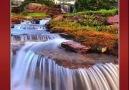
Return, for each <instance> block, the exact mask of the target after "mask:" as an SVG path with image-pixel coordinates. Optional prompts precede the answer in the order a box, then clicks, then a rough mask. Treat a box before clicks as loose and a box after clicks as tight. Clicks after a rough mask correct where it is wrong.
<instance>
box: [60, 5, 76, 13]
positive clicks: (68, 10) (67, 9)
mask: <svg viewBox="0 0 129 90" xmlns="http://www.w3.org/2000/svg"><path fill="white" fill-rule="evenodd" d="M60 8H61V12H62V13H72V12H75V11H76V9H75V6H70V5H60Z"/></svg>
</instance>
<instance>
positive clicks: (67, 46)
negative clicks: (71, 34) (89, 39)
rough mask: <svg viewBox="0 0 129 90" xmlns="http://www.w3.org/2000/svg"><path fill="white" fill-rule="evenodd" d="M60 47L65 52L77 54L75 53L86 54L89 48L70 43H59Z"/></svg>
mask: <svg viewBox="0 0 129 90" xmlns="http://www.w3.org/2000/svg"><path fill="white" fill-rule="evenodd" d="M61 46H62V47H64V48H65V49H67V50H70V51H73V52H77V53H86V52H87V51H88V50H89V49H90V47H87V46H84V45H81V44H78V43H75V42H72V41H68V42H63V43H61Z"/></svg>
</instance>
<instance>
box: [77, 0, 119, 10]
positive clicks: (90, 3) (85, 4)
mask: <svg viewBox="0 0 129 90" xmlns="http://www.w3.org/2000/svg"><path fill="white" fill-rule="evenodd" d="M116 6H117V1H116V0H77V1H76V2H75V7H76V9H77V11H83V10H99V9H112V8H114V7H116Z"/></svg>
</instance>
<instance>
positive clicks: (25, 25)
mask: <svg viewBox="0 0 129 90" xmlns="http://www.w3.org/2000/svg"><path fill="white" fill-rule="evenodd" d="M49 20H51V19H50V18H46V19H41V20H39V24H35V22H34V21H28V20H24V21H22V22H21V24H15V25H14V29H18V30H46V27H45V24H46V23H47V22H49Z"/></svg>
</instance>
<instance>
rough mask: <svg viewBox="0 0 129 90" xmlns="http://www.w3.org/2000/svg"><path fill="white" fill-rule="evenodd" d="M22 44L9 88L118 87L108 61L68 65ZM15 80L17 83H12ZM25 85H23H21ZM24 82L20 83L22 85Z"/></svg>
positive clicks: (76, 89) (80, 89) (66, 89)
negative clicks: (70, 66)
mask: <svg viewBox="0 0 129 90" xmlns="http://www.w3.org/2000/svg"><path fill="white" fill-rule="evenodd" d="M31 45H32V44H27V45H26V46H24V47H23V48H22V49H21V50H20V52H19V54H18V57H17V61H16V65H15V67H14V70H13V76H12V90H15V89H16V88H18V89H16V90H23V88H24V87H26V85H27V87H29V89H28V88H24V90H118V87H119V76H118V74H119V73H118V72H119V69H118V68H117V66H116V65H114V64H112V63H107V64H96V65H94V66H92V67H91V68H89V69H86V68H79V69H69V68H64V67H62V66H59V65H57V64H56V63H55V61H54V60H52V59H50V58H48V57H46V56H43V55H39V54H36V53H34V52H33V51H31V50H30V49H28V47H30V46H31ZM15 84H17V86H15ZM24 85H25V86H24ZM22 86H24V87H22Z"/></svg>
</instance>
